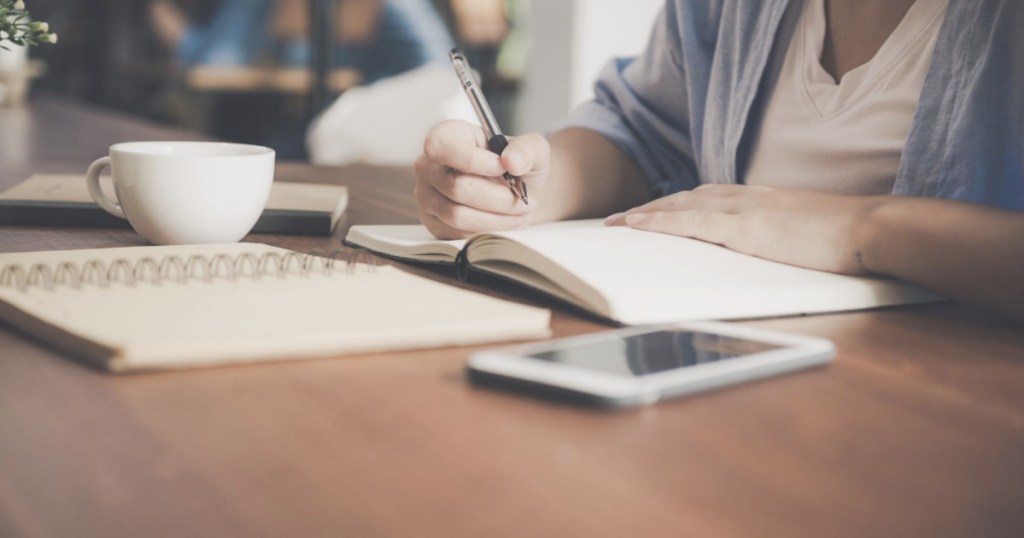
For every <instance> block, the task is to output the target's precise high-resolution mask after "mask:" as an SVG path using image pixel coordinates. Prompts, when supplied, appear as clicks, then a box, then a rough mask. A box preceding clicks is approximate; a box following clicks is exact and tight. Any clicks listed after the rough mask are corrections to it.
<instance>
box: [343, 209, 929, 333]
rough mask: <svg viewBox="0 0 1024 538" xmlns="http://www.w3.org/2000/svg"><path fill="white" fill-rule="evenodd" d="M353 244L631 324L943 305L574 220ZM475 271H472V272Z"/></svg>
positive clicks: (416, 233)
mask: <svg viewBox="0 0 1024 538" xmlns="http://www.w3.org/2000/svg"><path fill="white" fill-rule="evenodd" d="M345 241H346V242H347V243H350V244H353V245H358V246H362V247H365V248H367V249H370V250H373V251H375V252H379V253H381V254H385V255H388V256H393V257H396V258H401V259H409V260H416V261H423V262H434V263H455V261H456V260H457V259H459V260H461V263H462V264H464V265H466V266H467V267H469V268H472V269H475V270H478V271H481V272H485V273H490V274H494V275H497V276H501V277H504V278H507V279H510V280H514V281H516V282H520V283H522V284H525V285H527V286H530V287H532V288H535V289H537V290H540V291H543V292H545V293H547V294H549V295H552V296H554V297H557V298H559V299H562V300H564V301H566V302H569V303H572V304H574V305H576V306H579V307H581V308H583V309H585V310H588V311H590V312H593V313H594V314H597V315H599V316H601V317H605V318H608V319H612V320H616V321H619V322H622V323H626V324H643V323H663V322H670V321H681V320H694V319H743V318H756V317H768V316H787V315H796V314H810V313H818V312H835V311H843V310H858V309H865V308H874V307H879V306H890V305H898V304H908V303H921V302H931V301H938V300H942V298H941V297H939V296H937V295H934V294H932V293H930V292H928V291H925V290H923V289H921V288H918V287H915V286H911V285H909V284H905V283H902V282H899V281H895V280H890V279H883V278H865V277H852V276H845V275H837V274H833V273H826V272H822V271H814V270H811V269H804V268H800V267H794V266H791V265H785V264H782V263H777V262H772V261H768V260H764V259H761V258H755V257H753V256H748V255H746V254H740V253H738V252H734V251H731V250H729V249H726V248H723V247H720V246H717V245H712V244H710V243H705V242H702V241H696V240H693V239H686V238H682V237H676V236H671V235H666V234H658V233H653V232H645V231H640V230H634V229H631V228H625V227H605V226H604V225H603V222H602V221H600V220H587V221H568V222H559V223H553V224H546V225H539V226H535V227H532V228H528V229H525V230H518V231H511V232H494V233H483V234H477V235H475V236H473V237H471V238H469V239H468V240H465V241H440V240H438V239H434V238H433V237H432V236H431V235H430V233H429V232H428V231H427V230H426V228H424V227H423V226H420V225H409V226H353V227H352V228H351V229H350V230H349V232H348V235H347V236H346V239H345ZM462 271H463V272H465V268H462Z"/></svg>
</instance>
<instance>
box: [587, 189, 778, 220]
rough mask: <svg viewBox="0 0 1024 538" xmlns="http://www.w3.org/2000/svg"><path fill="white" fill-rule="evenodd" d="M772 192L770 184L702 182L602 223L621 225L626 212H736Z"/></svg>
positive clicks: (616, 215)
mask: <svg viewBox="0 0 1024 538" xmlns="http://www.w3.org/2000/svg"><path fill="white" fill-rule="evenodd" d="M772 192H773V189H771V188H769V187H763V186H757V185H750V186H748V185H720V184H708V185H701V186H699V187H697V188H696V189H693V190H690V191H682V192H677V193H675V194H670V195H668V196H664V197H662V198H658V199H656V200H652V201H650V202H648V203H646V204H644V205H641V206H637V207H634V208H632V209H630V210H628V211H624V212H622V213H616V214H614V215H610V216H608V217H607V218H606V219H605V224H606V225H608V226H624V225H626V217H627V216H629V215H632V214H635V213H653V212H659V211H690V210H703V211H716V212H720V213H728V214H735V213H740V212H742V211H744V210H746V209H748V208H750V207H752V206H754V205H756V204H758V203H761V201H763V199H764V197H765V196H770V195H771V193H772Z"/></svg>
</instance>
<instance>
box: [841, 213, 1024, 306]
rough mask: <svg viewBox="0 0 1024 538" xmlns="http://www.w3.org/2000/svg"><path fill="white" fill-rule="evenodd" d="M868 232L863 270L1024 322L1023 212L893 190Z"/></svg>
mask: <svg viewBox="0 0 1024 538" xmlns="http://www.w3.org/2000/svg"><path fill="white" fill-rule="evenodd" d="M862 232H863V233H862V234H861V237H860V238H859V239H858V241H859V242H860V243H861V248H860V253H861V259H862V263H863V265H864V267H865V269H867V270H869V271H871V272H874V273H881V274H886V275H891V276H894V277H897V278H901V279H903V280H907V281H910V282H914V283H916V284H920V285H922V286H924V287H927V288H929V289H932V290H934V291H936V292H938V293H941V294H944V295H946V296H948V297H950V298H952V299H956V300H960V301H964V302H969V303H975V304H980V305H984V306H987V307H990V308H993V309H995V310H998V311H1001V312H1003V313H1005V314H1008V315H1010V316H1011V317H1014V318H1015V319H1017V320H1020V321H1024V213H1019V212H1011V211H1002V210H997V209H992V208H988V207H984V206H978V205H973V204H966V203H959V202H950V201H943V200H933V199H920V198H904V197H892V198H891V199H889V200H885V201H882V202H880V203H879V204H878V205H877V206H875V207H874V208H873V209H871V210H870V211H868V213H867V215H866V217H865V219H864V221H863V224H862Z"/></svg>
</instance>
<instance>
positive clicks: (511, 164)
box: [501, 133, 551, 176]
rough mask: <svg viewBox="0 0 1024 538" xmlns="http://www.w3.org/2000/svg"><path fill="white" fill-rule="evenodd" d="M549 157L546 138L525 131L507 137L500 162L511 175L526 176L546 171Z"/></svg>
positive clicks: (549, 149)
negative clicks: (522, 133) (506, 144)
mask: <svg viewBox="0 0 1024 538" xmlns="http://www.w3.org/2000/svg"><path fill="white" fill-rule="evenodd" d="M550 159H551V146H550V144H548V140H547V139H546V138H544V137H543V136H542V135H540V134H538V133H527V134H524V135H521V136H516V137H513V138H510V139H509V143H508V147H506V148H505V151H503V152H502V154H501V163H502V165H503V166H504V167H505V169H506V170H508V173H510V174H512V175H513V176H527V175H530V174H532V173H535V172H538V171H546V170H547V169H548V165H549V161H550Z"/></svg>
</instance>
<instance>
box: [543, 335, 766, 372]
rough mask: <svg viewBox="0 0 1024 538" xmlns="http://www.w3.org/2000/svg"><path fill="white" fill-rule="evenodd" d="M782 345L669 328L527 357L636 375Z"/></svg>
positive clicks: (714, 360)
mask: <svg viewBox="0 0 1024 538" xmlns="http://www.w3.org/2000/svg"><path fill="white" fill-rule="evenodd" d="M781 347H782V346H779V345H775V344H769V343H765V342H759V341H756V340H745V339H742V338H735V337H731V336H722V335H720V334H712V333H703V332H694V331H686V330H680V331H672V330H668V331H655V332H649V333H642V334H637V335H632V336H626V337H621V336H609V337H608V338H606V339H604V340H595V341H591V342H587V343H585V344H580V345H574V346H572V347H566V348H562V349H556V350H551V351H545V352H541V353H535V354H531V355H530V357H533V358H535V359H538V360H542V361H548V362H557V363H561V364H567V365H572V366H575V367H578V368H584V369H587V370H597V371H601V372H605V373H609V374H615V375H621V376H627V377H639V376H644V375H648V374H654V373H658V372H664V371H665V370H674V369H676V368H686V367H689V366H696V365H699V364H705V363H709V362H718V361H723V360H729V359H734V358H736V357H742V356H744V355H750V354H752V353H759V352H762V351H770V350H773V349H780V348H781Z"/></svg>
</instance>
